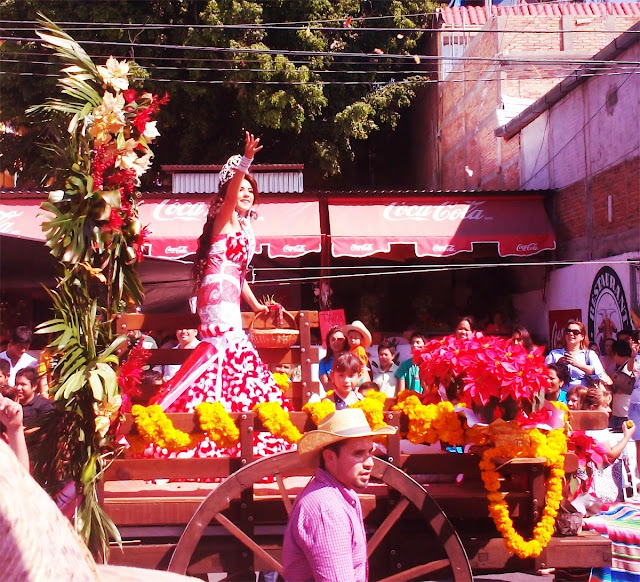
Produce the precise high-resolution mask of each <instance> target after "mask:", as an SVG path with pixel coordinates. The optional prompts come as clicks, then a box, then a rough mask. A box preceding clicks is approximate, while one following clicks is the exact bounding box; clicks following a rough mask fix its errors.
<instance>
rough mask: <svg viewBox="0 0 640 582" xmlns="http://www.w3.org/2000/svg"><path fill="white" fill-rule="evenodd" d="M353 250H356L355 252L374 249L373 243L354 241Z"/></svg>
mask: <svg viewBox="0 0 640 582" xmlns="http://www.w3.org/2000/svg"><path fill="white" fill-rule="evenodd" d="M351 250H352V251H354V252H362V251H373V244H371V243H364V244H357V243H354V244H352V245H351Z"/></svg>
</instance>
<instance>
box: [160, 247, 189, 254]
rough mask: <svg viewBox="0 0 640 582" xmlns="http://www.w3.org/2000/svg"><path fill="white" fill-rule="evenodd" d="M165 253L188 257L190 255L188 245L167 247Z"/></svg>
mask: <svg viewBox="0 0 640 582" xmlns="http://www.w3.org/2000/svg"><path fill="white" fill-rule="evenodd" d="M164 252H165V254H166V255H187V254H189V248H188V247H187V246H186V245H182V246H177V247H165V249H164Z"/></svg>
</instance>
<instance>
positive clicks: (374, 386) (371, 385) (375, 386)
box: [358, 382, 380, 396]
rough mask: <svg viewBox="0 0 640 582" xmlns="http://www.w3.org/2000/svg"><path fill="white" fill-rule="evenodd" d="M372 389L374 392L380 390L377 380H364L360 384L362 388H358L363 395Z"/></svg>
mask: <svg viewBox="0 0 640 582" xmlns="http://www.w3.org/2000/svg"><path fill="white" fill-rule="evenodd" d="M371 390H373V391H374V392H380V386H378V383H377V382H363V383H362V384H360V388H358V392H360V394H362V396H366V395H367V392H369V391H371Z"/></svg>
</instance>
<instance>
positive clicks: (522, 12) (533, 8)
mask: <svg viewBox="0 0 640 582" xmlns="http://www.w3.org/2000/svg"><path fill="white" fill-rule="evenodd" d="M491 15H492V16H542V17H544V16H553V17H555V16H563V15H574V16H582V17H594V16H609V15H613V16H636V17H638V19H640V3H638V2H620V3H614V2H602V3H600V2H598V3H595V2H594V3H588V4H584V3H582V2H560V3H552V2H542V3H539V2H536V3H532V4H527V3H524V4H519V5H517V6H505V5H497V6H491ZM439 17H440V20H441V21H442V23H443V24H444V25H445V26H449V27H454V28H462V27H463V26H484V25H485V24H486V22H487V12H486V9H485V7H484V6H457V7H454V8H450V7H448V6H445V7H443V8H441V9H440V15H439Z"/></svg>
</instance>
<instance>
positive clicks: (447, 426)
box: [393, 390, 465, 445]
mask: <svg viewBox="0 0 640 582" xmlns="http://www.w3.org/2000/svg"><path fill="white" fill-rule="evenodd" d="M393 410H399V411H401V412H403V413H404V414H406V415H407V417H408V419H409V432H408V433H407V439H409V441H411V442H412V443H415V444H422V443H427V444H433V443H435V442H437V441H442V442H445V443H447V444H450V445H461V444H464V443H465V433H464V426H463V424H462V422H461V421H460V418H459V416H458V414H457V413H456V412H455V410H454V409H453V404H451V402H438V403H437V404H422V402H420V398H419V397H418V396H417V395H416V394H415V393H414V392H412V391H410V390H405V391H404V392H402V393H401V395H400V397H399V398H398V403H397V404H396V405H395V406H394V407H393Z"/></svg>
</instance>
